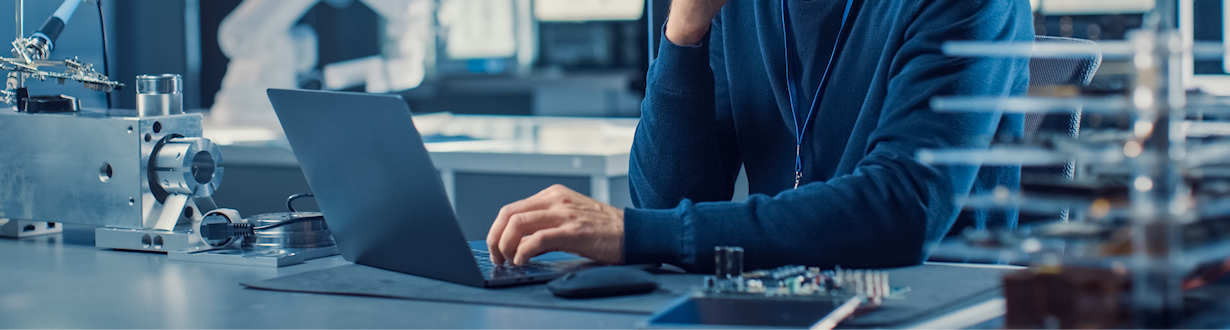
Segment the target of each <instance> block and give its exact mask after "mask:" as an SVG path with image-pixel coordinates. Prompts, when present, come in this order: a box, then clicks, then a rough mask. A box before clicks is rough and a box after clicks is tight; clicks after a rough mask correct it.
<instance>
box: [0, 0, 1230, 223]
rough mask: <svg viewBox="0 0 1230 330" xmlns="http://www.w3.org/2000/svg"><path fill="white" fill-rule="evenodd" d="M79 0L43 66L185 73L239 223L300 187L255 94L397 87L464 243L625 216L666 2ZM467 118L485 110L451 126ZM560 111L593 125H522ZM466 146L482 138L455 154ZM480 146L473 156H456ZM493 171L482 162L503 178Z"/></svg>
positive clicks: (129, 100)
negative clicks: (540, 225)
mask: <svg viewBox="0 0 1230 330" xmlns="http://www.w3.org/2000/svg"><path fill="white" fill-rule="evenodd" d="M1182 2H1183V3H1184V4H1185V5H1184V6H1181V8H1182V10H1180V12H1181V13H1180V15H1181V16H1183V17H1180V18H1179V19H1178V20H1177V21H1178V22H1180V25H1181V26H1180V28H1181V29H1182V30H1183V31H1185V33H1186V35H1188V37H1189V38H1191V39H1193V40H1195V41H1214V42H1221V41H1222V39H1223V38H1224V36H1226V35H1227V33H1226V31H1225V27H1224V26H1223V24H1222V17H1223V14H1224V13H1225V11H1226V10H1227V8H1226V7H1225V6H1224V5H1223V1H1222V0H1182ZM59 3H60V2H59V1H25V5H24V6H25V7H24V16H25V17H27V20H26V21H25V23H24V27H23V28H24V30H25V32H26V33H29V31H33V30H34V29H36V28H37V27H38V26H39V24H41V23H42V19H41V18H43V17H47V16H48V15H50V14H51V13H52V12H53V11H55V9H56V6H58V5H59ZM83 3H85V4H88V5H86V6H82V9H81V10H78V11H77V13H76V15H75V16H74V17H73V20H72V22H71V23H70V24H69V25H68V26H67V27H66V28H65V30H64V32H63V34H62V36H61V41H60V42H59V43H58V44H57V48H56V49H55V52H54V53H53V54H52V57H57V58H58V57H66V56H68V57H72V56H75V57H79V58H80V59H81V60H82V61H84V62H88V63H94V64H95V65H96V69H99V71H100V72H104V73H105V74H106V75H108V76H110V77H112V78H114V79H116V80H119V81H120V82H123V83H125V84H127V85H129V86H132V85H133V80H134V77H136V76H137V75H139V74H159V73H175V74H180V75H182V77H183V89H184V90H183V97H184V108H185V109H188V111H189V112H200V113H202V114H204V115H205V117H204V118H205V119H204V126H205V127H204V131H205V133H204V134H205V137H207V138H210V139H213V141H214V142H215V143H218V144H219V145H220V146H221V147H222V151H223V153H224V154H226V155H227V156H226V158H225V160H224V161H223V163H222V165H225V166H226V167H227V180H226V184H225V185H224V187H223V188H221V189H220V190H219V192H218V194H217V195H216V196H215V198H216V199H218V200H219V204H222V205H226V206H229V207H233V208H236V209H239V210H241V211H244V212H248V213H258V212H274V211H279V210H280V209H281V208H282V204H283V202H282V201H281V199H282V198H283V196H286V195H288V194H291V193H297V192H302V191H306V190H307V186H306V183H305V182H304V180H303V178H302V175H301V173H300V172H299V169H298V168H297V164H296V163H295V162H294V158H293V156H291V155H290V154H289V151H288V150H287V149H288V148H289V146H287V145H285V139H284V138H283V137H282V136H281V134H280V133H281V131H280V129H279V127H278V124H277V120H276V117H275V116H274V114H273V111H272V107H271V105H270V103H269V101H268V98H267V96H266V94H265V90H266V89H267V88H306V89H325V90H341V91H357V92H371V93H398V94H401V95H402V96H403V97H404V98H405V100H406V101H407V102H408V103H409V105H410V108H411V109H412V111H413V112H414V113H415V114H416V115H434V114H444V115H445V117H442V116H439V115H437V116H428V117H423V118H421V119H418V118H416V119H415V121H416V125H418V126H419V129H420V130H421V131H423V133H424V135H426V139H427V142H428V143H429V149H431V150H433V157H434V159H435V161H436V163H437V165H439V167H441V168H442V170H441V171H442V172H441V173H442V175H443V176H444V180H445V181H446V184H448V185H449V186H450V187H451V188H450V194H452V195H451V196H450V197H452V198H453V200H454V202H455V205H465V207H459V208H458V216H459V217H460V218H462V221H463V222H466V223H471V224H472V225H470V226H469V228H468V229H467V235H469V236H472V237H471V238H472V239H473V238H476V237H477V236H481V234H483V233H485V228H486V226H488V225H489V222H490V218H491V216H492V215H494V214H495V211H496V210H498V208H499V206H500V205H503V204H504V203H508V202H511V201H515V200H517V199H519V198H522V197H524V196H528V195H530V194H532V193H533V192H536V191H537V190H539V189H542V188H544V187H546V186H547V185H549V184H551V183H564V184H566V185H568V186H570V187H573V188H574V189H576V190H578V191H581V192H583V193H588V194H589V195H591V196H597V197H599V198H600V200H603V201H608V202H610V203H612V204H614V205H616V206H628V205H630V197H629V196H628V191H627V182H626V157H627V151H628V148H629V146H630V145H631V137H632V132H633V131H634V129H635V125H636V118H637V117H639V115H640V102H641V99H642V98H643V97H644V95H645V88H646V84H645V74H646V71H647V70H648V68H649V65H650V63H651V61H652V60H653V57H654V55H653V53H654V50H656V47H657V46H656V45H657V44H658V43H660V42H661V37H660V29H661V26H662V24H663V23H664V21H665V17H666V12H667V7H668V5H669V0H97V1H87V2H83ZM1155 3H1156V1H1154V0H1084V1H1075V0H1031V5H1032V6H1033V9H1034V11H1035V30H1036V34H1037V35H1040V36H1055V37H1070V38H1079V39H1087V40H1092V41H1095V42H1098V41H1112V40H1118V41H1122V40H1125V38H1127V34H1128V31H1131V30H1133V29H1138V28H1140V27H1141V26H1142V25H1143V23H1144V20H1145V16H1146V15H1145V13H1146V12H1149V11H1151V10H1153V9H1154V6H1155ZM1186 4H1190V5H1186ZM15 5H16V2H15V0H0V17H13V15H14V13H13V11H14V10H15V9H14V7H15ZM100 18H101V20H100ZM14 28H15V26H14V25H11V24H0V35H16V33H15V31H13V29H14ZM104 36H105V38H104ZM104 40H105V42H103V41H104ZM104 49H105V50H104ZM104 58H105V60H104ZM1224 64H1226V61H1224V60H1213V61H1205V60H1201V61H1190V63H1189V64H1188V65H1189V66H1191V68H1190V70H1187V71H1185V72H1186V75H1185V78H1186V79H1187V80H1188V81H1187V82H1188V84H1187V86H1193V87H1195V88H1204V89H1208V90H1215V89H1217V88H1218V87H1219V86H1221V87H1220V88H1222V89H1225V88H1226V87H1225V86H1230V84H1226V83H1225V82H1226V81H1227V80H1226V79H1227V77H1228V76H1227V70H1226V68H1225V65H1224ZM97 66H101V68H98V67H97ZM1096 67H1097V71H1096V74H1094V75H1093V76H1092V80H1091V82H1090V83H1089V84H1088V85H1087V86H1086V87H1084V89H1085V92H1087V93H1094V94H1097V93H1106V94H1112V93H1122V91H1123V90H1124V89H1125V88H1127V87H1128V86H1130V85H1131V75H1132V74H1133V72H1134V71H1133V67H1132V64H1131V63H1130V62H1128V61H1115V60H1107V61H1104V62H1102V63H1101V65H1100V66H1096ZM29 83H30V84H31V90H32V91H34V92H37V93H39V94H55V93H63V94H69V95H72V96H75V97H78V98H80V99H81V100H82V104H83V106H85V107H99V108H101V107H107V106H108V104H109V105H110V107H112V108H122V109H131V108H134V107H135V106H136V105H135V94H134V93H135V91H134V88H126V89H123V90H120V91H118V92H116V93H113V94H112V95H110V96H109V97H108V96H107V95H106V94H104V93H102V92H94V91H88V90H83V89H81V88H79V86H76V85H73V84H68V85H59V84H57V82H55V81H42V82H40V81H33V80H32V81H30V82H29ZM473 115H497V116H488V117H478V118H475V117H465V116H473ZM501 116H504V117H501ZM560 117H563V118H591V119H595V121H590V122H577V121H558V120H547V121H543V120H539V121H534V120H531V119H527V118H560ZM599 119H601V120H599ZM500 120H504V121H505V122H498V123H497V121H500ZM509 122H517V123H528V124H525V125H521V124H518V125H512V124H508V123H509ZM1097 124H1103V123H1101V122H1100V121H1099V120H1097V119H1096V118H1095V120H1083V121H1080V122H1079V125H1081V126H1088V125H1097ZM526 125H528V126H526ZM1043 126H1045V124H1044V125H1043ZM526 127H531V128H526ZM257 128H259V129H257ZM522 139H529V140H528V141H531V142H527V143H529V144H530V145H532V148H531V149H530V151H526V150H527V149H525V148H522V147H523V146H524V144H525V143H523V142H509V144H508V145H505V146H503V147H500V148H488V147H489V146H490V143H489V142H491V141H522ZM476 141H478V142H483V141H486V142H484V143H487V144H486V145H482V144H480V143H471V144H469V145H467V146H466V147H457V146H460V145H462V144H457V143H455V142H476ZM437 142H441V143H437ZM479 145H482V146H483V147H482V148H486V149H482V150H481V151H476V150H478V149H465V148H478V147H475V146H479ZM270 146H272V147H273V149H272V150H280V151H279V152H282V153H283V154H281V155H282V156H281V158H278V157H275V156H271V155H276V153H271V152H270V151H269V150H270V149H268V148H269V147H270ZM262 148H264V149H262ZM279 148H280V149H279ZM449 148H461V149H449ZM501 148H502V149H501ZM560 150H571V151H568V152H564V151H560ZM573 151H575V152H573ZM484 153H485V154H492V155H502V156H500V157H504V156H507V155H508V154H525V153H535V154H548V156H550V155H559V154H569V155H574V156H576V155H581V156H585V155H588V156H594V157H597V158H594V159H595V162H599V163H602V164H605V165H604V166H603V167H594V168H588V167H585V163H584V162H583V161H582V160H584V159H585V158H583V157H582V158H570V159H569V160H568V161H567V165H568V166H565V168H567V169H568V170H575V169H580V168H586V169H587V171H590V172H585V173H581V172H577V173H565V172H566V171H565V172H560V171H557V170H553V169H551V167H549V166H544V165H542V164H545V163H536V162H539V161H541V160H542V159H546V158H541V157H540V158H535V160H534V161H529V162H528V163H526V164H521V165H524V167H525V168H526V169H527V170H526V172H524V173H519V175H518V176H509V175H507V174H509V173H510V171H512V170H508V169H507V168H490V169H472V168H468V167H466V166H470V165H468V164H473V163H474V162H475V161H476V160H475V159H472V158H466V157H469V156H473V155H477V154H484ZM456 155H460V156H457V157H459V158H456V159H455V161H454V160H450V158H449V157H453V156H456ZM577 157H580V156H577ZM508 159H509V158H507V157H504V158H499V157H497V158H491V159H487V160H480V162H496V163H501V164H500V165H501V166H513V165H510V164H515V163H510V160H508ZM621 162H622V164H621ZM450 164H465V165H459V166H458V167H450V166H451V165H450ZM612 164H614V165H612ZM445 168H452V169H453V170H445ZM508 168H511V167H508ZM454 170H455V171H454ZM514 172H515V171H514ZM561 173H564V174H561ZM500 180H510V181H500ZM743 182H744V181H740V183H741V184H742V183H743ZM466 186H472V187H473V188H465V187H466ZM740 187H742V186H740ZM467 191H474V192H473V193H468V192H467ZM745 191H746V190H742V191H736V193H735V199H736V200H739V199H742V198H745V196H746V192H745ZM479 192H481V193H479Z"/></svg>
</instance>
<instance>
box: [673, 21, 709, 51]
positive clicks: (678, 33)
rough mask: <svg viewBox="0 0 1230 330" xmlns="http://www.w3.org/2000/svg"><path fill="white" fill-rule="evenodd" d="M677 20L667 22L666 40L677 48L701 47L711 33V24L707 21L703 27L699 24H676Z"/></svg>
mask: <svg viewBox="0 0 1230 330" xmlns="http://www.w3.org/2000/svg"><path fill="white" fill-rule="evenodd" d="M674 22H676V20H675V19H670V20H667V21H666V31H665V32H664V34H665V35H666V40H667V41H669V42H670V43H672V44H675V46H682V47H689V46H697V45H700V43H701V41H702V40H701V39H702V38H704V37H705V34H707V33H709V24H708V22H707V21H706V22H705V23H706V24H704V25H703V26H697V24H694V23H693V24H686V23H674Z"/></svg>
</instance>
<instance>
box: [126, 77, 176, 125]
mask: <svg viewBox="0 0 1230 330" xmlns="http://www.w3.org/2000/svg"><path fill="white" fill-rule="evenodd" d="M183 84H184V80H183V78H182V77H180V75H177V74H161V75H140V76H137V116H139V117H150V116H167V115H176V114H181V113H184V86H183Z"/></svg>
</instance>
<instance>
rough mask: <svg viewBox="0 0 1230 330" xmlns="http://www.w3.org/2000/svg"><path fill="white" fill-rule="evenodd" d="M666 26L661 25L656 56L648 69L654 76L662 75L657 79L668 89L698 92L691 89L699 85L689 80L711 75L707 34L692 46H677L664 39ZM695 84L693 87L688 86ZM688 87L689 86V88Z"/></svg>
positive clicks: (698, 91)
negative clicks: (660, 36) (660, 38)
mask: <svg viewBox="0 0 1230 330" xmlns="http://www.w3.org/2000/svg"><path fill="white" fill-rule="evenodd" d="M665 31H666V28H665V25H663V28H662V31H661V32H659V33H661V34H662V41H661V42H659V43H658V57H657V58H656V59H654V61H653V68H652V69H651V70H650V71H651V72H652V73H653V75H654V76H656V77H663V78H664V79H659V80H657V82H658V83H661V84H663V85H665V86H663V87H666V88H667V89H669V90H672V91H676V92H682V93H700V92H702V91H703V90H692V89H696V88H697V87H700V85H699V84H696V83H694V82H692V81H691V80H693V79H696V77H710V78H709V79H712V78H711V77H713V71H712V69H710V68H709V36H710V34H711V33H712V31H710V32H707V33H705V36H704V37H703V38H701V42H700V44H698V45H694V46H679V45H676V44H675V43H673V42H671V41H670V40H667V39H666V32H665ZM690 86H695V87H690ZM689 87H690V88H689Z"/></svg>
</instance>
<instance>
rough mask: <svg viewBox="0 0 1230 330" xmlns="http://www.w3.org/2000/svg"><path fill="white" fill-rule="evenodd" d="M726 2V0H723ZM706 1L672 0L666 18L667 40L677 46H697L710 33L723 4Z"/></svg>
mask: <svg viewBox="0 0 1230 330" xmlns="http://www.w3.org/2000/svg"><path fill="white" fill-rule="evenodd" d="M723 2H725V1H723ZM713 5H714V4H713V3H709V2H704V1H671V9H670V14H669V15H667V19H666V31H665V35H666V40H667V41H670V42H671V43H673V44H675V45H676V46H685V47H686V46H696V45H699V44H700V43H701V42H702V41H704V40H702V39H704V37H705V35H708V34H709V25H710V22H712V21H713V17H715V16H717V13H718V10H721V8H722V4H720V3H719V4H717V6H713Z"/></svg>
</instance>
